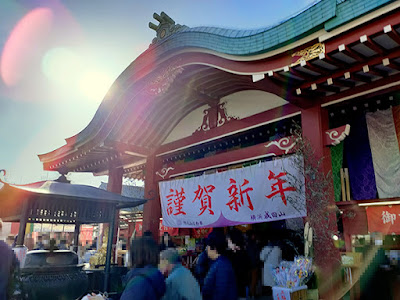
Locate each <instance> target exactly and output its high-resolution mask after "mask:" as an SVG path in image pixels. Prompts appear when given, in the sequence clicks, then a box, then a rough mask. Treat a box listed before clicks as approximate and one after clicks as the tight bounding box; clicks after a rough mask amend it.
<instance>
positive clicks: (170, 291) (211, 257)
mask: <svg viewBox="0 0 400 300" xmlns="http://www.w3.org/2000/svg"><path fill="white" fill-rule="evenodd" d="M1 228H2V223H1V220H0V233H1ZM49 242H50V244H54V241H53V243H51V240H50V241H48V237H46V236H44V237H42V236H39V238H38V240H37V243H36V245H35V249H47V248H48V245H47V244H48V243H49ZM65 244H66V243H65V241H61V243H57V244H54V245H52V246H53V247H55V249H54V250H57V249H60V250H61V249H65V248H66V245H65ZM261 245H262V244H261V243H260V242H259V241H258V239H257V238H256V235H255V233H254V232H253V231H248V232H247V233H246V234H243V233H242V232H241V231H240V230H238V229H236V228H234V227H232V228H229V229H224V228H214V230H213V231H212V232H211V233H210V234H209V235H208V237H207V238H206V239H204V240H203V242H202V243H199V244H197V247H196V250H198V255H197V257H196V259H195V260H194V262H193V264H192V265H191V266H188V265H187V264H185V263H184V260H183V257H182V256H180V255H179V252H178V250H177V248H176V247H175V244H174V243H173V241H172V239H171V237H170V236H169V235H168V234H164V236H163V237H162V240H161V243H160V244H158V243H157V242H156V241H155V240H154V239H153V236H152V234H151V232H145V233H144V234H143V236H142V237H138V238H135V239H133V240H132V243H131V247H130V251H129V252H130V253H129V254H130V255H129V257H130V266H131V270H130V271H129V272H128V273H127V275H126V276H125V277H124V278H123V282H124V287H125V288H124V291H123V293H122V295H121V298H120V299H121V300H128V299H135V300H140V299H146V300H152V299H154V300H155V299H163V300H169V299H171V300H172V299H174V300H176V299H177V300H179V299H193V300H196V299H204V300H208V299H210V300H211V299H224V300H230V299H241V298H242V299H248V298H254V297H255V296H256V295H257V294H259V292H260V285H259V284H260V279H261V275H262V272H261V270H262V264H263V263H264V266H265V267H264V274H263V276H262V278H263V281H262V283H263V285H264V286H269V287H271V286H273V285H274V283H273V280H272V278H271V276H269V270H270V269H271V268H272V267H274V266H277V265H278V264H279V261H280V259H281V250H280V248H279V247H277V246H274V245H271V244H269V245H267V246H265V247H262V246H261ZM0 255H1V256H2V257H6V258H7V260H5V261H6V262H7V263H1V264H0V269H1V270H0V300H5V299H9V298H8V296H7V293H9V291H10V290H11V289H12V287H11V285H12V276H13V275H12V274H13V273H14V272H13V271H14V269H15V268H16V267H17V266H18V262H17V261H16V259H15V255H14V253H13V251H12V248H11V247H10V246H9V245H7V243H5V242H2V241H0Z"/></svg>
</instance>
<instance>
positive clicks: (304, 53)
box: [291, 43, 325, 67]
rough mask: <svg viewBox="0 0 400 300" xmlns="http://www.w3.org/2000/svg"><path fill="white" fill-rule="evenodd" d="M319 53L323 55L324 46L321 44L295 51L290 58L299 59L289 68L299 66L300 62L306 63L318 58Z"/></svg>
mask: <svg viewBox="0 0 400 300" xmlns="http://www.w3.org/2000/svg"><path fill="white" fill-rule="evenodd" d="M320 53H325V44H323V43H317V44H314V45H312V46H310V47H307V48H306V49H303V50H300V51H297V52H295V53H293V54H292V57H299V59H298V60H296V62H294V63H292V64H291V66H292V67H293V66H296V65H298V64H300V63H301V61H308V60H310V59H313V58H315V57H318V56H319V55H320Z"/></svg>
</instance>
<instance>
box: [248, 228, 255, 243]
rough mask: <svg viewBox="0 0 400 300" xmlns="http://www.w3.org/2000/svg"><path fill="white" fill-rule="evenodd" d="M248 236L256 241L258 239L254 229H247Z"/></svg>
mask: <svg viewBox="0 0 400 300" xmlns="http://www.w3.org/2000/svg"><path fill="white" fill-rule="evenodd" d="M247 236H248V238H249V239H250V240H252V241H256V240H257V236H256V232H255V231H254V230H249V231H247Z"/></svg>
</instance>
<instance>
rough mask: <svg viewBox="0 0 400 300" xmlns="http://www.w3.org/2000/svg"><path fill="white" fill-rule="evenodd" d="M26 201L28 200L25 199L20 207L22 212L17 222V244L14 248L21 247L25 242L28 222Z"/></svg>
mask: <svg viewBox="0 0 400 300" xmlns="http://www.w3.org/2000/svg"><path fill="white" fill-rule="evenodd" d="M28 201H29V198H27V199H25V201H24V204H23V205H22V212H21V218H20V220H19V230H18V237H17V244H16V246H17V247H18V246H21V247H22V246H23V245H24V240H25V231H26V223H27V220H28Z"/></svg>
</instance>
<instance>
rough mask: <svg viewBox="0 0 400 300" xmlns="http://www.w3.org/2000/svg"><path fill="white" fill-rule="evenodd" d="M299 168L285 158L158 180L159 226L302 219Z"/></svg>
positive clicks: (193, 225) (233, 223)
mask: <svg viewBox="0 0 400 300" xmlns="http://www.w3.org/2000/svg"><path fill="white" fill-rule="evenodd" d="M299 169H300V168H298V167H294V163H293V159H292V158H290V157H289V158H284V159H278V160H274V161H268V162H262V163H259V164H257V165H253V166H250V167H245V168H241V169H233V170H228V171H225V172H220V173H215V174H208V175H202V176H198V177H194V178H188V179H176V180H171V181H164V182H160V183H159V186H160V197H161V207H162V215H163V224H164V225H165V226H169V227H180V228H185V227H186V228H201V227H222V226H232V225H239V224H251V223H260V222H269V221H276V220H282V219H288V218H296V217H304V216H305V215H306V205H305V195H304V177H303V175H301V174H300V172H299V171H298V170H299ZM293 178H296V180H293ZM293 181H296V183H297V184H295V185H296V186H293V183H291V182H293ZM299 183H300V184H299ZM289 199H290V200H294V201H295V205H293V204H294V201H288V200H289Z"/></svg>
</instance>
